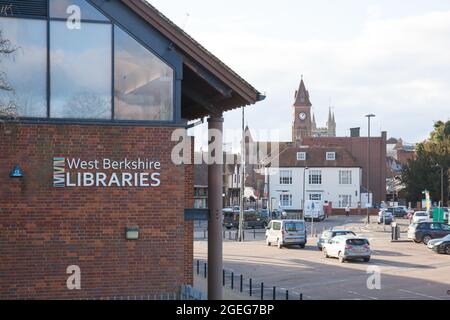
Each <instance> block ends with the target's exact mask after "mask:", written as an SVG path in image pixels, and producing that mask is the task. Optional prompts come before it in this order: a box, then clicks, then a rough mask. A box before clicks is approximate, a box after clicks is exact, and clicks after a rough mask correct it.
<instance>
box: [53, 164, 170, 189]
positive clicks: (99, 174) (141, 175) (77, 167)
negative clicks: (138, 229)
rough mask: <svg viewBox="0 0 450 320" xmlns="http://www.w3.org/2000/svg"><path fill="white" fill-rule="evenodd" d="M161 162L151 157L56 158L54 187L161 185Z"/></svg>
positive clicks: (143, 186) (144, 186) (147, 186)
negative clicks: (132, 158) (149, 158)
mask: <svg viewBox="0 0 450 320" xmlns="http://www.w3.org/2000/svg"><path fill="white" fill-rule="evenodd" d="M161 167H162V166H161V163H160V162H159V161H151V160H147V159H145V160H142V159H140V158H139V159H137V160H129V159H124V160H122V161H115V160H111V159H102V160H83V159H77V158H63V157H55V158H53V185H54V186H55V187H70V188H75V187H109V188H111V187H118V188H126V187H139V188H141V187H142V188H149V187H159V186H160V185H161V172H160V171H161Z"/></svg>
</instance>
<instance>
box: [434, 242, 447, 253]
mask: <svg viewBox="0 0 450 320" xmlns="http://www.w3.org/2000/svg"><path fill="white" fill-rule="evenodd" d="M432 250H433V251H434V252H437V253H439V254H444V253H445V254H450V240H443V241H442V242H438V243H436V244H435V245H434V246H433V249H432Z"/></svg>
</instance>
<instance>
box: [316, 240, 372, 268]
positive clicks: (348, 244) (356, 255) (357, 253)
mask: <svg viewBox="0 0 450 320" xmlns="http://www.w3.org/2000/svg"><path fill="white" fill-rule="evenodd" d="M323 254H324V256H325V258H329V257H334V258H338V259H339V262H341V263H342V262H345V261H348V260H358V259H362V260H364V262H369V261H370V256H371V254H372V251H371V250H370V244H369V240H368V239H367V238H364V237H358V236H337V237H334V238H332V239H331V240H330V241H329V242H328V243H325V244H324V247H323Z"/></svg>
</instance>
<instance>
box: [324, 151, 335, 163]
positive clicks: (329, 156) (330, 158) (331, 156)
mask: <svg viewBox="0 0 450 320" xmlns="http://www.w3.org/2000/svg"><path fill="white" fill-rule="evenodd" d="M326 159H327V161H335V160H336V152H327V158H326Z"/></svg>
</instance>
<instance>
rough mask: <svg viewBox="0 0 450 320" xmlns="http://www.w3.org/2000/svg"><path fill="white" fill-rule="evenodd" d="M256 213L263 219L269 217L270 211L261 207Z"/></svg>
mask: <svg viewBox="0 0 450 320" xmlns="http://www.w3.org/2000/svg"><path fill="white" fill-rule="evenodd" d="M258 214H259V216H260V217H261V218H264V219H269V218H270V212H269V209H261V210H260V211H259V212H258Z"/></svg>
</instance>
